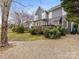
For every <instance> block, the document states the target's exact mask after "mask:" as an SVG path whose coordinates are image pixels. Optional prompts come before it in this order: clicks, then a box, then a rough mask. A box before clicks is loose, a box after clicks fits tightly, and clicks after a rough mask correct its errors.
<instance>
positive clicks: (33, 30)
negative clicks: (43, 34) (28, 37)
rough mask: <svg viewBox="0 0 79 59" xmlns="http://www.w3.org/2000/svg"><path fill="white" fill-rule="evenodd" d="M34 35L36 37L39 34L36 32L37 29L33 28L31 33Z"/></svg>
mask: <svg viewBox="0 0 79 59" xmlns="http://www.w3.org/2000/svg"><path fill="white" fill-rule="evenodd" d="M29 32H30V33H31V34H32V35H36V34H37V32H36V29H35V28H33V27H32V28H31V29H30V31H29Z"/></svg>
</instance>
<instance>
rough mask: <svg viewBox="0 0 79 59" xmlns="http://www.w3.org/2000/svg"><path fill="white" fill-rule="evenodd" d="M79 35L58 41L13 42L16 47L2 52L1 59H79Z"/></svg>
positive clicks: (0, 53) (68, 36)
mask: <svg viewBox="0 0 79 59" xmlns="http://www.w3.org/2000/svg"><path fill="white" fill-rule="evenodd" d="M78 36H79V35H67V36H66V37H62V38H61V39H56V40H38V41H25V42H18V41H17V42H12V43H14V44H15V45H16V46H14V47H13V48H10V49H8V50H6V51H4V52H0V59H79V37H78Z"/></svg>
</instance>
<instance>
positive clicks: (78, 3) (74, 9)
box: [61, 0, 79, 23]
mask: <svg viewBox="0 0 79 59" xmlns="http://www.w3.org/2000/svg"><path fill="white" fill-rule="evenodd" d="M61 1H62V3H61V5H62V7H64V10H65V11H66V12H67V19H68V20H69V21H74V22H77V23H79V0H61Z"/></svg>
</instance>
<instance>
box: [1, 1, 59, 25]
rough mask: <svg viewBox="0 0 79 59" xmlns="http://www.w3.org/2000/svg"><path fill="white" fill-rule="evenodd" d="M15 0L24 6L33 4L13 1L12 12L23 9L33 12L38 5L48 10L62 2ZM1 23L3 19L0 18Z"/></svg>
mask: <svg viewBox="0 0 79 59" xmlns="http://www.w3.org/2000/svg"><path fill="white" fill-rule="evenodd" d="M13 1H16V2H18V3H20V4H22V5H24V6H28V5H31V6H28V7H23V6H21V5H19V4H17V3H16V2H12V6H11V12H12V11H22V10H23V11H25V12H30V13H32V12H34V11H35V10H36V9H37V8H38V6H41V7H42V8H44V9H45V10H48V9H50V8H51V7H53V6H56V5H59V4H60V0H13ZM40 1H41V3H40ZM0 19H1V14H0ZM0 24H1V20H0Z"/></svg>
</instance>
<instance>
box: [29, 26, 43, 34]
mask: <svg viewBox="0 0 79 59" xmlns="http://www.w3.org/2000/svg"><path fill="white" fill-rule="evenodd" d="M30 33H31V34H32V35H36V34H37V35H40V34H43V30H42V29H41V28H35V27H32V28H31V29H30Z"/></svg>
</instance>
